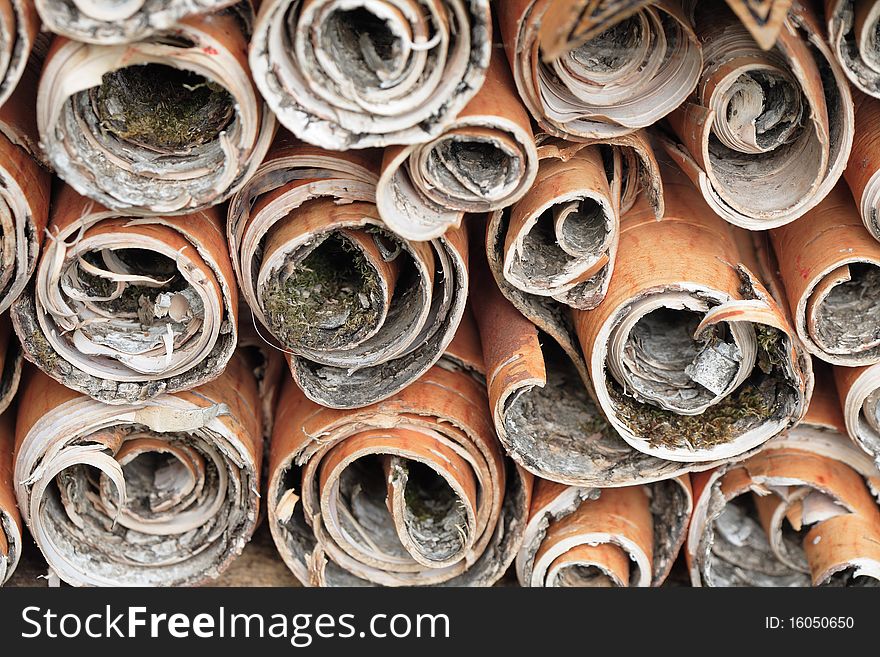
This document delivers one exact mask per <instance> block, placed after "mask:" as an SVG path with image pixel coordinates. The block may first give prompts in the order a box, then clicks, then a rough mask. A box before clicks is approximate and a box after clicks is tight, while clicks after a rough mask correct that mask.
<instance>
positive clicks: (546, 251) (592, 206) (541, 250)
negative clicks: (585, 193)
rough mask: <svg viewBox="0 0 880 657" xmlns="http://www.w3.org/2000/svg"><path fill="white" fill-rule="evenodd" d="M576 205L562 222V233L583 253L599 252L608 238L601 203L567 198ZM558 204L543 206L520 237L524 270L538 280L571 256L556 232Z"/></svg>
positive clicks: (571, 245) (567, 240) (551, 274)
mask: <svg viewBox="0 0 880 657" xmlns="http://www.w3.org/2000/svg"><path fill="white" fill-rule="evenodd" d="M566 203H567V204H569V205H571V204H574V205H576V208H575V211H574V212H572V213H570V214H568V216H567V217H566V218H565V220H564V221H563V222H562V237H563V239H564V240H565V242H566V243H567V245H568V246H569V248H571V249H573V250H577V252H578V254H579V255H580V256H582V257H587V256H595V257H598V256H599V255H601V250H602V246H603V245H604V244H606V243H607V241H608V230H609V229H608V223H607V217H606V216H605V210H604V208H603V207H602V205H601V204H599V203H598V202H597V201H596V200H594V199H591V198H584V199H579V200H575V201H569V202H566ZM560 209H561V205H560V207H555V208H549V209H548V210H545V211H544V212H543V213H542V214H541V216H540V217H539V218H538V220H537V221H536V222H535V224H534V225H533V226H532V228H531V230H529V232H528V234H527V235H525V237H524V238H523V248H522V252H521V256H520V259H521V263H522V268H523V273H524V274H525V275H526V276H527V277H529V278H534V279H537V280H541V279H544V278H549V277H552V276H553V275H555V274H559V273H561V272H562V271H563V268H564V267H565V265H566V264H568V263H569V262H570V261H571V260H572V259H573V258H574V256H572V255H571V254H570V253H568V252H566V251H563V250H562V249H561V248H560V246H559V241H558V239H557V235H556V217H555V213H556V212H558V211H560Z"/></svg>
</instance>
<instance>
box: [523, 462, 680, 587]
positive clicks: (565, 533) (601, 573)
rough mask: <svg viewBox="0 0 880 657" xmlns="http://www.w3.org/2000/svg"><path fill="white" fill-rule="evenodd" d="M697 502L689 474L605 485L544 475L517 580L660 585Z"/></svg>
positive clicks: (539, 482) (539, 481)
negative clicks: (562, 480)
mask: <svg viewBox="0 0 880 657" xmlns="http://www.w3.org/2000/svg"><path fill="white" fill-rule="evenodd" d="M692 507H693V500H692V498H691V485H690V480H689V479H688V476H687V475H684V476H682V477H676V478H673V479H668V480H666V481H660V482H657V483H654V484H646V485H642V486H628V487H624V488H605V489H594V488H578V487H574V486H564V485H562V484H557V483H553V482H549V481H546V480H543V479H537V480H536V481H535V485H534V491H533V493H532V506H531V509H530V510H529V520H528V524H527V525H526V530H525V538H524V539H523V546H522V548H521V549H520V551H519V553H518V554H517V557H516V574H517V578H518V579H519V582H520V584H521V585H522V586H559V587H563V586H564V587H617V586H620V587H628V586H660V585H661V584H662V583H663V582H664V581H665V579H666V577H667V576H668V575H669V571H670V569H671V568H672V564H673V562H674V561H675V558H676V556H677V555H678V551H679V550H680V549H681V546H682V543H684V538H685V530H686V529H687V524H688V520H690V515H691V509H692Z"/></svg>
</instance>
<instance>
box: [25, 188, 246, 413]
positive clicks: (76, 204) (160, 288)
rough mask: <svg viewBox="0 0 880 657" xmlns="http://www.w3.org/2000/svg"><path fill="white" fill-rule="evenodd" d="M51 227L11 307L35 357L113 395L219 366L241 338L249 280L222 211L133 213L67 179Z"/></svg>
mask: <svg viewBox="0 0 880 657" xmlns="http://www.w3.org/2000/svg"><path fill="white" fill-rule="evenodd" d="M49 236H50V237H49V239H48V243H47V244H46V248H45V250H44V253H43V256H42V258H41V260H40V264H39V267H38V268H37V273H36V276H35V280H34V282H33V284H32V285H31V286H30V287H29V288H28V290H27V291H26V292H25V293H24V294H23V295H22V296H21V297H20V298H19V299H18V300H17V301H16V302H15V304H14V307H13V311H12V314H13V322H14V325H15V329H16V332H17V333H18V336H19V339H20V340H21V342H22V345H23V348H24V353H25V356H26V358H27V359H28V360H30V361H31V362H33V363H35V364H36V365H37V366H38V367H39V368H40V369H42V370H43V371H44V372H46V373H47V374H49V375H50V376H51V377H52V378H54V379H55V380H57V381H59V382H60V383H62V384H64V385H66V386H68V387H69V388H72V389H74V390H77V391H79V392H81V393H84V394H86V395H89V396H91V397H94V398H95V399H98V400H100V401H102V402H105V403H109V404H131V403H135V402H139V401H143V400H146V399H150V398H153V397H156V396H157V395H160V394H163V393H168V392H176V391H179V390H185V389H188V388H193V387H195V386H198V385H201V384H203V383H205V382H206V381H208V380H210V379H213V378H215V377H217V376H219V375H220V373H221V372H222V371H223V368H224V367H226V364H227V363H228V362H229V359H230V358H231V357H232V353H233V351H234V350H235V346H236V342H237V336H238V330H237V326H238V290H237V287H236V283H235V274H234V272H233V269H232V263H231V262H230V261H229V256H228V253H227V245H226V239H225V231H224V226H223V222H222V219H221V217H220V215H219V213H218V211H217V210H216V209H214V208H208V209H206V210H203V211H201V212H196V213H193V214H189V215H184V216H174V217H143V218H130V217H127V216H125V215H124V214H122V215H120V213H119V212H115V211H112V210H107V209H105V208H102V207H100V206H98V205H97V204H95V203H94V202H91V201H89V200H88V199H86V198H83V197H82V196H80V195H79V194H77V193H76V192H75V191H74V190H73V189H71V188H70V187H67V186H63V187H61V188H60V189H59V190H58V193H57V194H56V196H55V199H54V204H53V215H52V220H51V223H50V226H49Z"/></svg>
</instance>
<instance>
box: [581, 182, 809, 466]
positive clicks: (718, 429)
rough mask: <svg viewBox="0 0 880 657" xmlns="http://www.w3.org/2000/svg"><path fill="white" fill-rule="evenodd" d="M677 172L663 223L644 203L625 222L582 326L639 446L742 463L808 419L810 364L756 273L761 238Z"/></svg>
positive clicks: (659, 453)
mask: <svg viewBox="0 0 880 657" xmlns="http://www.w3.org/2000/svg"><path fill="white" fill-rule="evenodd" d="M668 174H669V175H668V177H665V178H664V189H665V191H666V202H667V205H666V212H665V215H664V217H663V219H662V220H660V221H657V220H656V218H655V217H654V213H653V209H652V208H650V207H649V206H648V205H647V203H645V202H641V201H640V202H638V203H637V205H636V207H635V208H633V210H632V211H631V212H629V213H628V214H627V215H626V216H625V217H624V219H623V221H622V222H621V236H620V250H619V254H618V259H617V264H616V265H615V271H614V277H613V278H612V280H611V285H610V286H609V288H608V295H607V296H606V298H605V300H604V302H603V303H602V304H601V305H600V306H599V307H598V308H597V309H595V310H593V311H588V312H582V311H575V328H576V331H577V335H578V338H579V340H580V346H581V350H582V352H583V353H584V354H587V355H588V356H587V368H588V371H589V376H590V380H591V381H592V383H593V386H594V389H595V393H596V398H597V401H598V404H599V406H600V408H601V409H602V412H603V413H604V414H605V415H606V416H607V418H608V421H609V423H610V424H611V426H612V428H613V429H614V430H616V431H617V432H618V433H619V434H620V436H621V437H622V438H623V439H624V440H625V441H626V442H627V443H629V444H630V445H631V446H632V447H633V448H635V449H637V450H639V451H641V452H644V453H646V454H649V455H652V456H656V457H659V458H662V459H668V460H671V461H680V462H684V463H695V462H706V461H711V460H728V459H733V458H735V457H740V456H741V455H742V454H744V453H746V452H748V451H750V450H752V449H755V448H756V447H758V446H759V445H761V444H762V443H764V442H766V441H767V440H769V439H770V438H773V437H774V436H776V435H778V434H779V433H781V432H783V431H785V430H786V429H788V428H790V427H791V426H792V425H793V424H795V423H796V422H797V421H799V420H800V418H801V417H803V415H804V413H805V412H806V406H807V401H808V399H809V393H810V390H811V386H812V372H811V368H810V362H809V358H808V357H807V356H806V355H805V353H804V352H803V350H802V347H801V346H800V344H799V342H798V341H797V339H796V338H795V336H794V330H793V328H792V327H791V325H790V322H789V319H788V317H787V315H786V313H785V311H784V310H783V308H782V307H781V306H780V301H779V300H778V299H776V298H774V297H773V296H771V293H770V292H769V291H768V290H767V288H766V287H765V284H764V283H763V282H762V281H761V280H759V279H758V278H757V277H756V273H755V272H757V271H758V259H757V256H756V253H755V247H754V244H753V242H752V236H751V235H750V234H749V233H746V232H744V231H741V230H738V229H736V228H734V227H733V226H731V225H730V224H727V223H725V222H724V221H722V220H721V219H719V218H718V217H716V216H715V215H713V214H712V213H711V212H710V211H709V208H708V207H707V206H706V204H705V203H704V202H703V200H702V198H701V197H700V196H699V195H698V193H697V191H696V190H695V189H693V187H691V186H690V185H689V184H688V181H687V180H686V179H685V178H684V176H682V175H681V174H680V173H678V172H675V171H672V170H670V171H669V172H668ZM676 174H677V175H676ZM772 287H773V286H771V288H772Z"/></svg>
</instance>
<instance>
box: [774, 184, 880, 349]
mask: <svg viewBox="0 0 880 657" xmlns="http://www.w3.org/2000/svg"><path fill="white" fill-rule="evenodd" d="M770 234H771V238H772V240H773V247H774V250H775V251H776V257H777V261H778V263H779V271H780V274H781V276H782V280H783V282H784V283H785V290H786V294H787V295H788V303H789V307H790V308H791V314H792V316H793V317H794V325H795V328H796V330H797V335H798V338H800V340H801V342H802V343H803V345H804V347H805V348H806V350H807V351H809V352H810V353H811V354H813V355H814V356H816V357H817V358H821V359H822V360H824V361H826V362H829V363H832V364H834V365H845V366H850V367H853V366H857V365H870V364H873V363H877V362H880V243H878V242H877V241H876V240H875V239H874V238H873V237H871V234H870V233H868V231H867V230H865V226H864V224H863V223H862V219H861V217H860V216H859V213H858V210H857V208H856V206H855V205H854V204H853V200H852V196H851V194H850V193H849V190H848V189H847V188H846V186H845V185H844V184H843V183H840V184H838V185H837V187H835V188H834V189H833V190H832V191H831V193H830V194H829V195H828V196H827V197H825V199H824V200H823V201H822V202H821V203H819V205H817V206H816V207H815V208H813V209H812V210H810V211H809V212H808V213H807V214H806V215H805V216H804V217H803V218H802V219H800V220H799V221H796V222H794V223H792V224H789V225H787V226H783V227H782V228H777V229H775V230H773V231H771V233H770Z"/></svg>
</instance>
